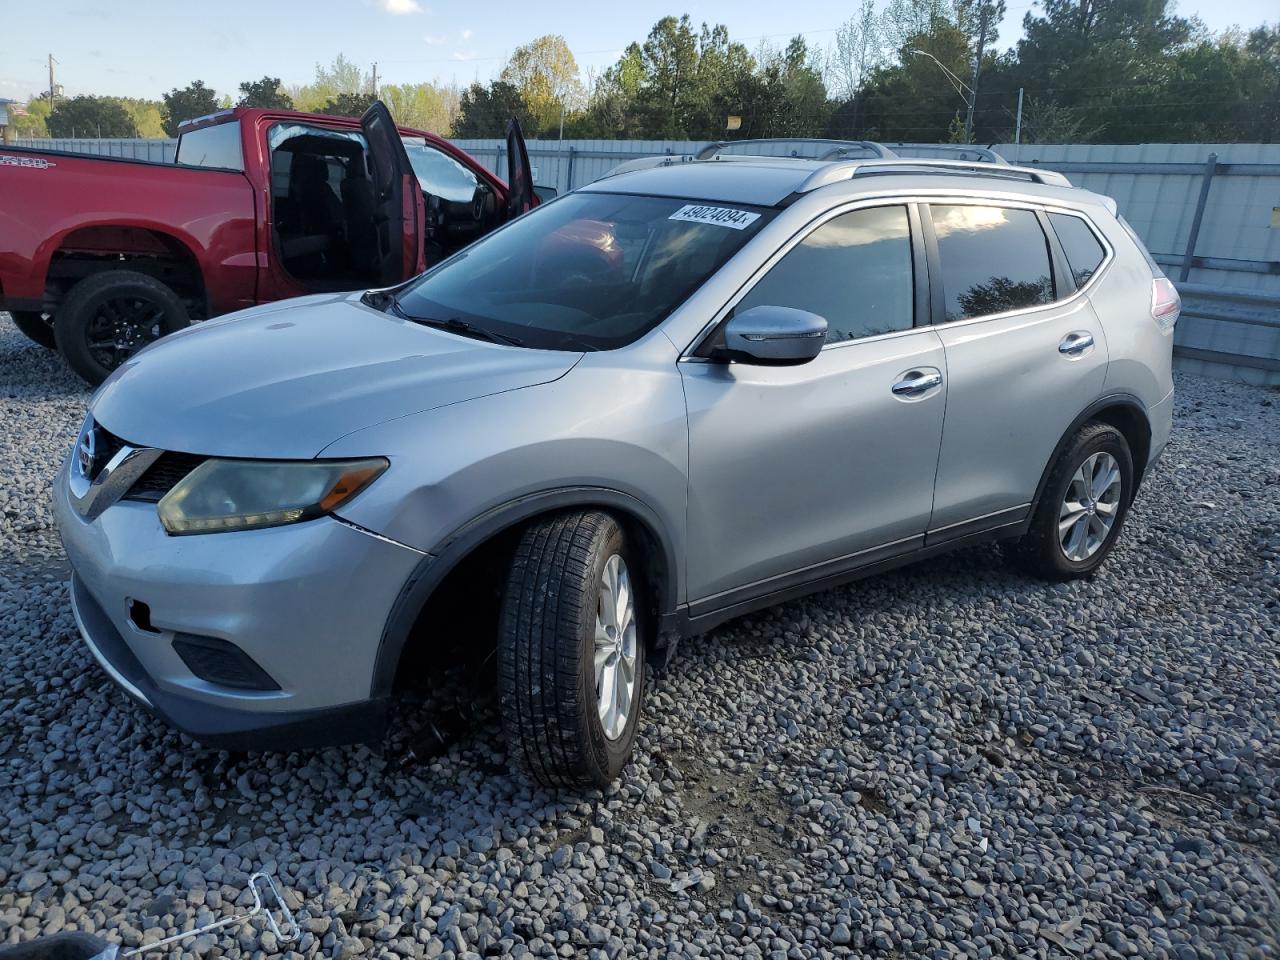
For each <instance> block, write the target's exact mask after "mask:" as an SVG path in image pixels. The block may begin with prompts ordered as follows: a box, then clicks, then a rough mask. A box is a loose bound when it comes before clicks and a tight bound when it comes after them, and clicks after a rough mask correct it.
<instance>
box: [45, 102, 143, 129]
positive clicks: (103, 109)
mask: <svg viewBox="0 0 1280 960" xmlns="http://www.w3.org/2000/svg"><path fill="white" fill-rule="evenodd" d="M46 122H47V125H48V128H49V135H50V136H53V137H136V136H137V135H138V127H137V124H135V123H134V121H133V117H131V116H130V115H129V111H128V110H126V109H125V108H124V107H123V106H122V105H121V104H120V101H119V100H117V99H115V98H114V97H87V96H81V97H72V98H71V99H70V100H66V99H63V100H58V101H57V102H56V104H55V106H54V108H53V112H52V113H50V114H49V119H48V120H47V121H46Z"/></svg>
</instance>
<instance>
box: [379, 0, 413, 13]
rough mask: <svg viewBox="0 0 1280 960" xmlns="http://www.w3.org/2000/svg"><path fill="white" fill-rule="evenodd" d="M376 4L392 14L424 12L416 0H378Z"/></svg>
mask: <svg viewBox="0 0 1280 960" xmlns="http://www.w3.org/2000/svg"><path fill="white" fill-rule="evenodd" d="M378 6H380V7H381V8H382V9H383V10H385V11H387V13H394V14H406V13H423V12H425V11H423V9H422V4H420V3H419V2H418V0H378Z"/></svg>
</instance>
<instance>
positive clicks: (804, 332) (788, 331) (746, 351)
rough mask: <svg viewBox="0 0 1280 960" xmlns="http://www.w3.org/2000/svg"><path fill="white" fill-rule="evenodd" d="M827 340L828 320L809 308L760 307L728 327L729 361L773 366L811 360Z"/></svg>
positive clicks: (726, 353) (725, 354) (724, 353)
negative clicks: (811, 311)
mask: <svg viewBox="0 0 1280 960" xmlns="http://www.w3.org/2000/svg"><path fill="white" fill-rule="evenodd" d="M826 340H827V321H826V319H825V318H824V317H820V316H818V315H817V314H816V313H810V312H809V311H808V310H797V309H795V308H794V307H773V306H759V307H752V308H751V309H750V310H744V311H743V312H742V313H738V314H734V315H733V316H732V317H730V318H729V322H728V323H727V324H725V328H724V347H723V348H722V349H721V350H719V351H717V353H718V354H719V355H720V356H722V357H723V358H725V359H727V360H737V361H739V362H741V363H758V364H768V365H772V366H791V365H794V364H801V363H808V362H809V361H810V360H812V359H813V358H814V357H816V356H817V355H818V353H819V352H820V351H821V350H822V345H823V344H824V343H825V342H826Z"/></svg>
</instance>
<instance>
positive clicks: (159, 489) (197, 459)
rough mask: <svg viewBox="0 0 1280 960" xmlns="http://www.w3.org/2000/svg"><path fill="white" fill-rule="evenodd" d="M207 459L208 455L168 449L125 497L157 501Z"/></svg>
mask: <svg viewBox="0 0 1280 960" xmlns="http://www.w3.org/2000/svg"><path fill="white" fill-rule="evenodd" d="M207 459H208V457H202V456H199V455H198V454H194V453H174V452H173V451H166V452H165V453H162V454H161V455H160V458H159V459H158V460H156V462H155V463H153V464H152V465H151V466H150V467H148V468H147V472H146V473H144V474H143V475H142V476H140V477H139V478H138V479H137V481H135V482H134V484H133V486H132V487H130V488H129V492H128V493H127V494H125V498H126V499H128V500H146V501H148V502H150V503H155V502H156V501H158V500H160V499H162V498H163V497H164V495H165V494H166V493H168V492H169V491H170V490H172V489H173V488H174V487H176V486H177V485H178V482H179V481H180V480H182V478H183V477H185V476H186V475H187V474H188V473H190V472H191V471H192V470H194V469H195V468H196V467H198V466H200V464H202V463H204V462H205V460H207Z"/></svg>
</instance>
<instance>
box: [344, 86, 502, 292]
mask: <svg viewBox="0 0 1280 960" xmlns="http://www.w3.org/2000/svg"><path fill="white" fill-rule="evenodd" d="M360 126H361V127H363V128H364V135H365V139H366V140H367V141H368V144H369V171H370V174H371V175H372V180H373V183H372V186H373V197H372V205H373V222H374V236H375V237H376V240H377V244H376V253H375V256H376V258H377V264H376V270H377V274H378V280H379V282H380V283H381V284H382V285H383V286H390V285H391V284H393V283H399V282H400V281H401V280H404V279H406V278H408V277H411V276H413V275H414V274H415V273H417V272H418V265H419V264H420V263H421V261H422V244H423V233H424V231H423V221H424V206H423V199H422V187H421V186H420V185H419V183H418V177H417V175H416V174H414V172H413V167H412V166H411V165H410V163H409V154H408V153H406V152H405V149H404V143H402V142H401V140H400V131H399V130H397V129H396V123H395V121H394V120H392V119H391V111H389V110H388V109H387V107H386V104H384V103H383V102H382V101H381V100H377V101H375V102H374V104H373V106H371V107H370V108H369V109H368V110H366V111H365V114H364V116H362V117H361V118H360ZM521 147H523V141H522V142H521ZM526 163H527V161H526Z"/></svg>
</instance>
